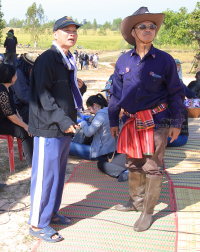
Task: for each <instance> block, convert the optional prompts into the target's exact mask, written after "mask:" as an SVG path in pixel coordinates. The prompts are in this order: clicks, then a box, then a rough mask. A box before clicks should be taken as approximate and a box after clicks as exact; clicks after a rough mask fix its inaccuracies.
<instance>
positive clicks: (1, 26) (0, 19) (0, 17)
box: [0, 0, 5, 42]
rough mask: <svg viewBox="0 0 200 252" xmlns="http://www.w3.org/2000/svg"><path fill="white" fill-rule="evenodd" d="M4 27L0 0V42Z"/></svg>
mask: <svg viewBox="0 0 200 252" xmlns="http://www.w3.org/2000/svg"><path fill="white" fill-rule="evenodd" d="M4 27H5V23H4V20H3V12H2V11H1V0H0V42H1V38H2V29H3V28H4Z"/></svg>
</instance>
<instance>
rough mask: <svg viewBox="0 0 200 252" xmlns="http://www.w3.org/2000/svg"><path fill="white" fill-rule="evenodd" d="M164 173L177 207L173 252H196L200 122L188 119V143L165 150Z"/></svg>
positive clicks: (199, 242) (199, 219)
mask: <svg viewBox="0 0 200 252" xmlns="http://www.w3.org/2000/svg"><path fill="white" fill-rule="evenodd" d="M164 162H165V167H166V172H167V173H168V175H169V178H170V180H171V183H172V188H173V187H174V191H175V199H176V205H177V223H178V233H177V251H178V252H179V251H181V252H182V251H184V252H196V251H200V119H198V118H197V119H196V118H195V119H189V139H188V143H187V144H186V145H184V146H181V147H178V148H167V149H166V153H165V159H164Z"/></svg>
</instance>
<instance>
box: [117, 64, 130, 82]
mask: <svg viewBox="0 0 200 252" xmlns="http://www.w3.org/2000/svg"><path fill="white" fill-rule="evenodd" d="M119 74H120V75H121V77H122V79H123V81H125V80H130V79H131V68H130V67H122V68H120V70H119Z"/></svg>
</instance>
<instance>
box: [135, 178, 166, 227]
mask: <svg viewBox="0 0 200 252" xmlns="http://www.w3.org/2000/svg"><path fill="white" fill-rule="evenodd" d="M161 189H162V177H152V176H151V175H150V176H149V175H147V176H146V187H145V197H144V204H143V210H142V213H141V215H140V218H139V219H138V220H137V221H136V223H135V225H134V230H135V231H137V232H142V231H145V230H147V229H149V228H150V226H151V224H152V215H153V211H154V207H155V206H156V204H157V202H158V199H159V197H160V191H161Z"/></svg>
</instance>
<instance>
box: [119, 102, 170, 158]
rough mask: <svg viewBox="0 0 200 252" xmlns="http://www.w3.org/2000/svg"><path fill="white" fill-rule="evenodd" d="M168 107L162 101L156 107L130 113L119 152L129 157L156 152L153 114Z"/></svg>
mask: <svg viewBox="0 0 200 252" xmlns="http://www.w3.org/2000/svg"><path fill="white" fill-rule="evenodd" d="M166 108H167V104H165V103H162V104H161V105H159V106H157V107H156V108H154V109H147V110H143V111H139V112H137V113H135V114H134V115H132V114H129V117H130V118H129V119H128V120H127V121H126V123H125V124H124V126H123V128H122V130H121V132H120V135H119V138H118V153H123V154H126V155H128V157H129V158H142V157H143V155H153V154H154V126H155V125H154V120H153V114H156V113H159V112H161V111H163V110H165V109H166Z"/></svg>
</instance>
